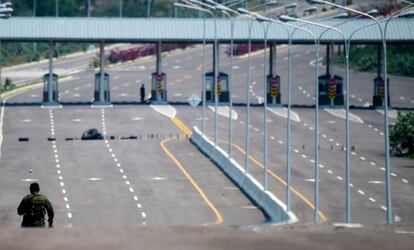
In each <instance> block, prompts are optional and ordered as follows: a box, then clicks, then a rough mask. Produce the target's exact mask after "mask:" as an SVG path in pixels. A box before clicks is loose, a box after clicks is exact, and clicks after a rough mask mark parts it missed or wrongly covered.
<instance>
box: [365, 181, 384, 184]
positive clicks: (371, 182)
mask: <svg viewBox="0 0 414 250" xmlns="http://www.w3.org/2000/svg"><path fill="white" fill-rule="evenodd" d="M368 183H369V184H384V182H383V181H368Z"/></svg>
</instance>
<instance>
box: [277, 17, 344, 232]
mask: <svg viewBox="0 0 414 250" xmlns="http://www.w3.org/2000/svg"><path fill="white" fill-rule="evenodd" d="M280 19H281V20H283V21H298V22H302V23H305V24H311V25H316V26H319V27H322V28H325V31H324V32H322V33H321V35H320V36H319V37H318V39H317V42H318V44H319V43H320V39H321V37H322V35H323V34H324V33H325V32H326V31H328V30H334V31H336V32H338V33H339V34H340V35H341V36H342V37H343V40H344V43H345V44H346V41H347V39H346V38H345V35H344V33H343V32H342V31H340V30H339V29H337V28H335V27H331V26H328V25H323V24H319V23H315V22H311V21H306V20H302V19H297V18H293V17H289V16H281V17H280ZM318 46H319V45H318ZM348 54H349V53H348V50H346V64H347V65H348ZM347 68H348V66H347ZM318 75H319V73H318ZM318 77H319V76H317V77H316V82H315V99H316V100H315V102H316V107H315V214H314V220H315V224H318V213H317V211H318V210H319V88H318ZM345 82H346V87H347V100H348V93H349V90H348V88H349V84H348V70H347V76H346V79H345ZM348 108H349V102H348V101H347V121H349V117H348ZM346 151H347V152H348V151H349V149H348V148H347V149H346ZM347 159H348V158H347ZM347 186H348V188H349V185H347Z"/></svg>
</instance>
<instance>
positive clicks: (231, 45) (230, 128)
mask: <svg viewBox="0 0 414 250" xmlns="http://www.w3.org/2000/svg"><path fill="white" fill-rule="evenodd" d="M208 2H210V3H211V2H213V1H208ZM216 8H217V9H218V10H220V11H221V12H222V13H223V14H224V15H225V16H227V17H228V19H229V20H230V29H231V30H230V32H231V34H230V69H229V89H228V91H229V125H228V126H229V131H228V148H227V152H228V158H229V159H230V158H231V155H232V147H233V141H232V140H233V135H232V134H233V131H232V127H233V126H232V120H233V117H232V115H233V112H232V110H233V98H232V95H233V90H232V89H233V87H232V86H233V48H234V40H233V38H234V21H235V19H234V18H232V17H231V15H230V13H229V12H231V13H233V14H236V15H237V14H238V13H237V12H236V11H234V10H232V9H230V8H227V7H226V6H224V5H221V4H217V3H216Z"/></svg>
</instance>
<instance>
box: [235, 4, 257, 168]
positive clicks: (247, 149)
mask: <svg viewBox="0 0 414 250" xmlns="http://www.w3.org/2000/svg"><path fill="white" fill-rule="evenodd" d="M237 11H238V13H239V14H238V15H239V16H241V17H247V18H249V19H250V21H249V22H248V32H249V40H248V59H247V61H248V63H247V67H248V68H247V82H246V99H247V101H246V107H247V111H246V113H247V114H246V127H245V133H246V137H245V138H246V139H245V149H244V151H245V155H244V170H245V172H246V173H249V153H250V87H251V76H250V68H251V53H252V29H253V22H254V21H255V19H254V18H252V17H249V16H248V15H249V11H248V10H246V9H243V8H238V9H237ZM242 14H247V16H244V15H242Z"/></svg>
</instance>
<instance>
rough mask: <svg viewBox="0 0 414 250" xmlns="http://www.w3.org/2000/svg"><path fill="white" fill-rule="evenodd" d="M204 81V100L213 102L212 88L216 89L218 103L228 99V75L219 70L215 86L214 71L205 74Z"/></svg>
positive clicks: (225, 101)
mask: <svg viewBox="0 0 414 250" xmlns="http://www.w3.org/2000/svg"><path fill="white" fill-rule="evenodd" d="M205 82H206V102H215V100H216V99H215V94H214V90H216V91H217V96H218V101H219V103H228V102H229V101H230V99H229V98H230V93H229V76H228V75H227V74H226V73H223V72H220V73H219V74H218V76H217V86H215V82H214V72H209V73H206V74H205Z"/></svg>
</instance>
